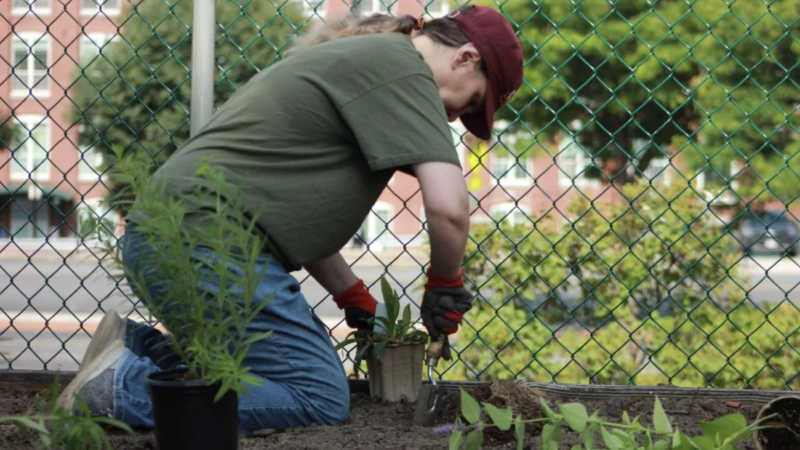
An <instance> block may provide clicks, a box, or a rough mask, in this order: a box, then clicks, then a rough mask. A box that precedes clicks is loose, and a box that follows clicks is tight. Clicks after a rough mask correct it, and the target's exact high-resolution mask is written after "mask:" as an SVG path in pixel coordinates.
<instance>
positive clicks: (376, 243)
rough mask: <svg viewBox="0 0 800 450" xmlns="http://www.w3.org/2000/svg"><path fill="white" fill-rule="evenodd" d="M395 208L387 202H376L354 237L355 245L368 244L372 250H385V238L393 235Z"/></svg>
mask: <svg viewBox="0 0 800 450" xmlns="http://www.w3.org/2000/svg"><path fill="white" fill-rule="evenodd" d="M392 211H393V208H392V205H390V204H388V203H386V202H376V203H375V205H374V206H373V207H372V210H371V211H370V213H369V214H368V215H367V218H366V219H365V220H364V223H363V224H362V225H361V229H360V230H359V232H358V234H357V235H356V236H355V237H354V238H353V243H354V244H355V247H363V246H367V247H368V248H369V249H370V250H377V251H380V250H383V247H384V246H383V243H382V241H384V240H385V239H387V238H388V237H391V234H389V230H391V222H390V220H391V219H392V215H393V213H392Z"/></svg>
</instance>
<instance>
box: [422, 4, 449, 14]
mask: <svg viewBox="0 0 800 450" xmlns="http://www.w3.org/2000/svg"><path fill="white" fill-rule="evenodd" d="M423 5H424V6H425V12H427V13H428V14H430V15H431V16H432V17H434V18H439V17H442V16H444V15H446V14H448V13H449V12H450V3H449V2H448V1H447V0H427V1H424V2H423Z"/></svg>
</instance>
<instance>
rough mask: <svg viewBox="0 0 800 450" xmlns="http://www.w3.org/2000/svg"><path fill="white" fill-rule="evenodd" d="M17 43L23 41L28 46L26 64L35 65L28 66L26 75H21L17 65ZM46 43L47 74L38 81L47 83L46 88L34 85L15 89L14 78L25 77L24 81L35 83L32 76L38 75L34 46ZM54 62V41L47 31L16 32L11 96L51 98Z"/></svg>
mask: <svg viewBox="0 0 800 450" xmlns="http://www.w3.org/2000/svg"><path fill="white" fill-rule="evenodd" d="M28 42H33V45H29V44H28ZM17 43H21V44H23V45H25V46H26V47H27V48H28V56H26V57H25V58H26V61H25V65H26V66H33V67H26V68H25V69H24V70H25V75H26V76H25V77H24V78H23V77H21V76H20V75H19V73H18V70H19V69H18V68H16V67H15V66H16V65H17V64H18V63H17V61H16V59H17V53H16V49H15V46H16V44H17ZM39 44H41V45H46V46H47V50H46V52H47V57H46V59H47V61H46V63H45V66H46V67H45V75H44V77H42V80H44V81H43V82H42V83H38V84H37V86H41V85H42V84H44V85H45V87H44V88H42V87H34V88H28V89H26V90H20V89H14V78H19V79H23V82H24V83H25V84H26V85H28V86H30V85H31V84H33V82H32V81H33V80H32V77H35V76H36V75H35V74H36V68H35V64H36V57H35V56H34V55H33V51H34V47H35V46H36V45H39ZM52 64H53V41H52V39H50V36H49V35H48V34H47V33H45V32H42V33H39V32H36V31H24V32H21V33H15V34H14V36H13V37H12V39H11V67H12V77H13V78H12V80H11V98H26V97H28V96H31V95H32V96H35V97H37V98H40V99H49V98H50V86H51V85H52V83H51V82H50V81H51V80H50V77H49V76H50V73H49V72H50V66H52Z"/></svg>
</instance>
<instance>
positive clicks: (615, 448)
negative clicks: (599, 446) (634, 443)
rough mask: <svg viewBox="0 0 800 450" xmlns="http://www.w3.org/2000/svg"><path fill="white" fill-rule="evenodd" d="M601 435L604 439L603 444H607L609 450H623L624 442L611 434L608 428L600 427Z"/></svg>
mask: <svg viewBox="0 0 800 450" xmlns="http://www.w3.org/2000/svg"><path fill="white" fill-rule="evenodd" d="M600 435H601V436H602V437H603V442H605V443H606V447H608V450H620V449H621V448H622V441H620V440H619V438H617V437H616V436H614V435H612V434H611V433H609V432H608V430H606V427H600Z"/></svg>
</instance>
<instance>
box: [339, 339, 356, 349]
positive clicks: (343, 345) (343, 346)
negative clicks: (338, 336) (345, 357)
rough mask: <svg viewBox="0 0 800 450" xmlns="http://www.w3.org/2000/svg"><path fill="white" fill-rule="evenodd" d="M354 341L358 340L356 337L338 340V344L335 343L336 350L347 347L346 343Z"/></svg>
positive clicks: (350, 343) (349, 343)
mask: <svg viewBox="0 0 800 450" xmlns="http://www.w3.org/2000/svg"><path fill="white" fill-rule="evenodd" d="M356 342H358V339H347V340H344V341H342V342H339V343H338V344H336V350H341V349H343V348H345V347H347V346H348V345H352V344H355V343H356Z"/></svg>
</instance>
